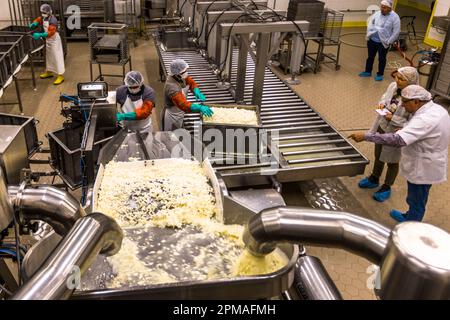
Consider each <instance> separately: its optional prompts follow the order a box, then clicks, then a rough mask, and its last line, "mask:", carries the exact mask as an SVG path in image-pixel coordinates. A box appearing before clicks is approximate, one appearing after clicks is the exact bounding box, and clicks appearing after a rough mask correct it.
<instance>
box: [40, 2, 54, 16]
mask: <svg viewBox="0 0 450 320" xmlns="http://www.w3.org/2000/svg"><path fill="white" fill-rule="evenodd" d="M41 12H43V13H48V14H52V7H51V6H50V5H49V4H47V3H44V4H43V5H42V6H41Z"/></svg>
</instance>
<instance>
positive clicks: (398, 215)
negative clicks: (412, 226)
mask: <svg viewBox="0 0 450 320" xmlns="http://www.w3.org/2000/svg"><path fill="white" fill-rule="evenodd" d="M391 217H392V219H394V220H395V221H397V222H405V221H408V219H407V218H406V215H405V214H404V213H402V212H400V211H398V210H395V209H392V210H391Z"/></svg>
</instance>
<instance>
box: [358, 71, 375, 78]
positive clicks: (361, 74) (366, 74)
mask: <svg viewBox="0 0 450 320" xmlns="http://www.w3.org/2000/svg"><path fill="white" fill-rule="evenodd" d="M359 76H360V77H361V78H369V77H371V76H372V73H370V72H365V71H364V72H361V73H360V74H359Z"/></svg>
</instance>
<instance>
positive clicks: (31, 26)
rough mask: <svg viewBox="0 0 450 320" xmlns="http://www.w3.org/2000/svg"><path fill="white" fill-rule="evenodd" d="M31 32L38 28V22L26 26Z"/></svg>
mask: <svg viewBox="0 0 450 320" xmlns="http://www.w3.org/2000/svg"><path fill="white" fill-rule="evenodd" d="M28 27H29V28H30V29H31V30H33V29H36V28H37V27H39V22H33V23H30V25H29V26H28Z"/></svg>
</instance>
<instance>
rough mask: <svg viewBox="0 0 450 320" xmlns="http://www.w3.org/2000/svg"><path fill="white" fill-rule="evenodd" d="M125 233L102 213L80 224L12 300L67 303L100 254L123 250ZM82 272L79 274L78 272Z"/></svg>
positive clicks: (80, 221)
mask: <svg viewBox="0 0 450 320" xmlns="http://www.w3.org/2000/svg"><path fill="white" fill-rule="evenodd" d="M122 239H123V233H122V229H121V228H120V227H119V225H118V224H117V223H116V222H115V221H114V220H113V219H112V218H109V217H107V216H105V215H103V214H101V213H93V214H91V215H88V216H86V217H84V218H81V219H80V220H78V221H77V222H76V224H75V226H74V227H73V228H72V230H71V231H70V232H69V234H67V235H66V236H65V237H64V238H63V240H61V242H60V243H59V245H58V246H57V247H56V249H55V250H54V251H53V253H52V254H51V256H50V257H49V258H48V259H47V260H46V261H45V263H44V265H43V266H42V267H41V268H40V270H38V271H37V272H36V273H35V274H34V276H33V277H32V278H31V279H30V281H28V282H27V283H26V284H25V285H23V286H22V287H21V288H20V289H19V291H18V292H17V293H16V294H15V295H14V296H13V297H12V299H13V300H54V299H67V298H69V297H70V295H71V294H72V292H73V291H74V290H75V288H74V283H73V281H71V280H72V279H73V280H75V282H76V281H77V279H78V281H79V280H80V279H81V275H82V274H83V273H84V272H85V271H86V270H87V269H88V268H89V266H90V265H91V264H92V262H93V261H94V259H95V257H96V256H97V255H98V254H99V253H102V254H105V255H114V254H115V253H117V252H118V251H119V250H120V247H121V245H122ZM78 270H79V271H80V273H79V274H77V271H78Z"/></svg>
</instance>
